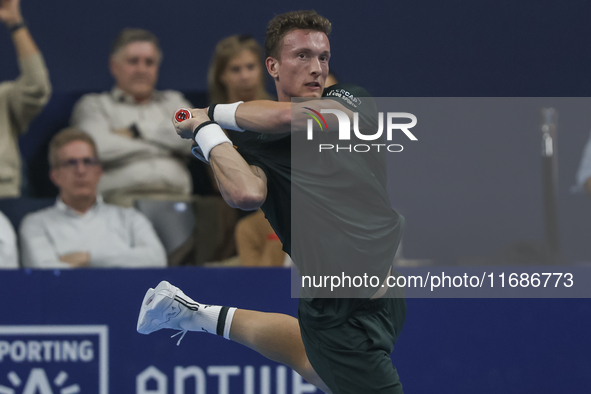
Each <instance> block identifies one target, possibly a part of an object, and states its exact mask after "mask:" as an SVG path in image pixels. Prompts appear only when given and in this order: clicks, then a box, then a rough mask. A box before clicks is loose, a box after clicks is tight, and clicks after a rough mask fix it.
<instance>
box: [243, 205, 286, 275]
mask: <svg viewBox="0 0 591 394" xmlns="http://www.w3.org/2000/svg"><path fill="white" fill-rule="evenodd" d="M236 246H237V247H238V257H239V258H240V265H246V266H260V267H265V266H267V267H269V266H279V267H281V266H283V265H284V262H285V256H286V255H285V252H284V251H283V244H282V243H281V241H280V240H279V237H278V236H277V234H275V231H273V228H272V227H271V225H270V224H269V221H268V220H267V219H266V218H265V214H264V213H263V211H261V210H260V209H259V210H258V211H256V212H255V213H253V214H252V215H250V216H247V217H245V218H243V219H241V220H240V221H239V222H238V224H237V225H236Z"/></svg>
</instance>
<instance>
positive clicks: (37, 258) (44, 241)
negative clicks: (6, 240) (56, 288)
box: [20, 215, 72, 269]
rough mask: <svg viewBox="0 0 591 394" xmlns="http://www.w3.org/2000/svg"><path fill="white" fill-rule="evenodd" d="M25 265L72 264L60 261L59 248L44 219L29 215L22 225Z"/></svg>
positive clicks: (22, 248) (65, 265)
mask: <svg viewBox="0 0 591 394" xmlns="http://www.w3.org/2000/svg"><path fill="white" fill-rule="evenodd" d="M20 241H21V252H22V261H23V267H28V268H50V269H56V268H58V269H68V268H72V266H71V265H70V264H67V263H64V262H62V261H60V259H59V255H58V252H57V249H56V248H55V246H54V245H53V242H52V240H51V237H50V236H49V234H48V232H47V231H46V229H45V223H44V221H43V220H42V219H41V218H39V217H38V216H36V215H33V216H31V215H27V216H26V217H25V218H24V219H23V222H22V223H21V227H20Z"/></svg>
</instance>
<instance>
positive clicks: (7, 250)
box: [0, 211, 18, 269]
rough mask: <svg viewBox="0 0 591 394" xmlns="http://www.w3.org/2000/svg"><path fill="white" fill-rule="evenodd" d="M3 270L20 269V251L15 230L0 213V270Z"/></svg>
mask: <svg viewBox="0 0 591 394" xmlns="http://www.w3.org/2000/svg"><path fill="white" fill-rule="evenodd" d="M3 268H18V249H17V247H16V234H15V233H14V228H13V227H12V224H11V223H10V220H8V218H7V217H6V216H5V215H4V214H3V213H2V212H1V211H0V269H3Z"/></svg>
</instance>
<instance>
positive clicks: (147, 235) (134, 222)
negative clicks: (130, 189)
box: [90, 209, 167, 268]
mask: <svg viewBox="0 0 591 394" xmlns="http://www.w3.org/2000/svg"><path fill="white" fill-rule="evenodd" d="M125 211H126V212H125V215H126V216H127V217H126V226H127V227H128V231H129V239H130V245H129V248H128V249H127V250H123V251H122V250H120V249H118V250H115V251H111V250H109V249H108V248H101V249H100V250H97V251H94V252H91V255H90V260H91V265H92V266H93V267H103V268H107V267H112V268H146V267H155V268H157V267H166V264H167V261H166V252H165V250H164V247H163V246H162V243H161V242H160V239H159V238H158V235H156V231H154V228H153V227H152V224H151V223H150V221H149V220H148V219H147V218H146V217H145V216H144V215H142V214H141V213H140V212H138V211H136V210H135V209H126V210H125Z"/></svg>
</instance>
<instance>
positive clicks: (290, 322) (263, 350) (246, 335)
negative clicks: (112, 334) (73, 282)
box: [137, 281, 330, 393]
mask: <svg viewBox="0 0 591 394" xmlns="http://www.w3.org/2000/svg"><path fill="white" fill-rule="evenodd" d="M163 328H170V329H173V330H180V331H181V332H182V335H183V336H184V335H185V334H186V332H187V331H198V332H199V331H201V332H209V333H212V334H217V335H220V336H223V337H224V338H226V339H231V340H233V341H235V342H238V343H240V344H242V345H244V346H247V347H249V348H251V349H253V350H255V351H257V352H259V353H260V354H262V355H263V356H265V357H267V358H269V359H270V360H273V361H276V362H279V363H282V364H285V365H287V366H289V367H290V368H292V369H293V370H295V371H296V372H297V373H299V374H300V375H301V376H302V377H303V378H304V379H306V380H307V381H308V382H310V383H312V384H314V385H315V386H316V387H318V388H319V389H321V390H323V391H325V392H327V393H330V390H329V389H328V387H327V386H326V385H325V384H324V383H323V382H322V380H321V379H320V377H319V376H318V374H316V372H315V371H314V369H313V368H312V366H311V365H310V362H309V361H308V357H307V356H306V351H305V349H304V343H303V342H302V337H301V334H300V327H299V324H298V320H297V319H296V318H294V317H292V316H289V315H285V314H280V313H265V312H258V311H251V310H245V309H237V308H228V307H222V306H217V305H204V304H200V303H198V302H195V301H194V300H192V299H191V298H190V297H188V296H187V295H186V294H185V293H183V291H182V290H181V289H179V288H178V287H176V286H173V285H171V284H170V283H168V282H166V281H162V282H160V284H158V286H157V287H156V288H155V289H149V290H148V291H147V292H146V295H145V297H144V300H143V302H142V306H141V309H140V315H139V318H138V325H137V330H138V332H139V333H141V334H150V333H152V332H154V331H158V330H160V329H163ZM179 334H180V333H179ZM181 338H182V337H181ZM179 343H180V340H179Z"/></svg>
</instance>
